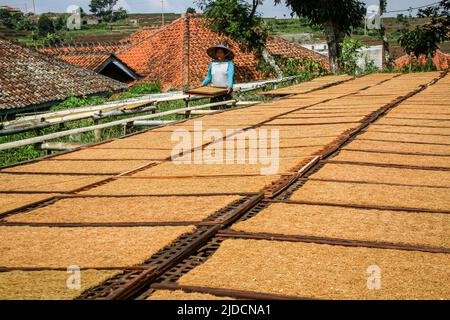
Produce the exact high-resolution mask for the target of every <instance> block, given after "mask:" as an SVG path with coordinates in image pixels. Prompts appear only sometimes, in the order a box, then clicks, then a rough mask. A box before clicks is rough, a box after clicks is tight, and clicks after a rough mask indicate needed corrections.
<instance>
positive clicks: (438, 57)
mask: <svg viewBox="0 0 450 320" xmlns="http://www.w3.org/2000/svg"><path fill="white" fill-rule="evenodd" d="M411 60H412V64H413V65H425V64H426V63H427V57H426V56H425V55H421V56H420V57H419V58H417V57H412V58H411V56H409V55H407V54H405V55H404V56H401V57H400V58H398V59H396V60H395V62H394V68H395V69H396V70H400V69H403V68H404V67H406V66H408V65H409V64H410V63H411ZM433 64H434V66H435V67H436V69H437V70H439V71H441V70H447V69H449V66H450V55H448V54H446V53H443V52H442V51H440V50H437V51H436V54H435V55H434V57H433Z"/></svg>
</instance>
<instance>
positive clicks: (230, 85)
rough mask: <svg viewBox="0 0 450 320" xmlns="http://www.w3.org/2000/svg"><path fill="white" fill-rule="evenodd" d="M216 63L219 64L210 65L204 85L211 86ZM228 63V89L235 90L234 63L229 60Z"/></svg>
mask: <svg viewBox="0 0 450 320" xmlns="http://www.w3.org/2000/svg"><path fill="white" fill-rule="evenodd" d="M214 63H219V61H213V62H211V63H210V64H209V68H208V74H207V75H206V78H205V80H204V81H203V85H204V86H207V85H209V84H210V83H211V82H214V81H213V76H214V75H213V64H214ZM226 63H228V68H227V73H228V75H227V79H228V81H227V87H228V88H233V84H234V63H233V61H231V60H229V61H226Z"/></svg>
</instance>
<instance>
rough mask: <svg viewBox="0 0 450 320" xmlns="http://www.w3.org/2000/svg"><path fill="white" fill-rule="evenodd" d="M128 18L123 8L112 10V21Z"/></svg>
mask: <svg viewBox="0 0 450 320" xmlns="http://www.w3.org/2000/svg"><path fill="white" fill-rule="evenodd" d="M127 18H128V12H127V10H125V9H124V8H122V7H120V8H119V10H117V11H114V13H113V16H112V20H113V21H119V20H125V19H127Z"/></svg>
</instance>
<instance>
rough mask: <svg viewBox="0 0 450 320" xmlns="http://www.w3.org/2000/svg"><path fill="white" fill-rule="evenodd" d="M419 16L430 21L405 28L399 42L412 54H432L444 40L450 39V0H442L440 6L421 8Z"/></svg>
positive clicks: (417, 55)
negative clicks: (411, 28)
mask: <svg viewBox="0 0 450 320" xmlns="http://www.w3.org/2000/svg"><path fill="white" fill-rule="evenodd" d="M418 17H420V18H428V19H430V22H429V23H427V24H425V25H421V26H416V27H415V28H414V29H413V30H407V29H405V30H403V31H402V34H401V36H400V38H399V44H400V45H401V46H402V47H403V49H404V50H405V51H406V52H407V53H408V54H410V55H412V54H414V55H415V56H416V57H419V56H420V55H422V54H424V55H427V56H432V55H434V53H435V52H436V50H437V49H439V45H440V44H441V43H442V42H444V41H446V40H448V39H450V36H449V34H450V0H441V1H440V2H439V5H438V6H434V7H428V8H425V9H421V10H419V13H418Z"/></svg>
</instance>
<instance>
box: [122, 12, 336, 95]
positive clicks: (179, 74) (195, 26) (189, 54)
mask: <svg viewBox="0 0 450 320" xmlns="http://www.w3.org/2000/svg"><path fill="white" fill-rule="evenodd" d="M141 32H142V33H144V36H139V35H138V34H134V35H133V39H134V40H133V41H130V43H131V45H130V46H127V47H125V48H124V49H122V50H120V51H118V52H116V53H115V54H116V56H117V57H118V58H119V59H120V60H121V61H123V62H125V63H126V64H127V65H128V66H129V67H130V68H132V69H133V70H135V71H136V72H137V73H138V74H140V75H142V76H143V80H142V81H159V82H160V83H161V84H162V87H163V89H164V90H169V89H175V88H176V89H181V88H184V87H194V86H198V85H199V84H200V83H201V82H202V80H203V79H204V76H205V75H206V73H207V70H208V65H209V62H210V60H211V58H210V57H209V56H208V55H207V54H206V50H207V49H208V48H209V47H211V46H213V45H217V44H220V43H226V44H228V46H229V47H230V48H231V49H232V50H233V51H234V52H235V53H236V57H235V60H234V63H235V67H236V81H237V82H247V81H254V80H262V79H264V78H267V77H266V76H264V74H263V73H262V72H261V71H260V69H259V68H258V63H259V60H258V57H257V55H256V54H255V52H253V51H250V52H244V51H243V50H241V48H240V46H239V44H238V43H237V42H236V41H234V40H232V39H230V38H229V37H226V36H221V35H219V34H217V33H214V32H212V31H211V30H210V29H209V28H208V27H207V26H205V21H204V19H203V18H202V17H201V16H199V15H186V16H185V17H183V18H180V19H177V20H175V21H173V22H172V23H170V24H168V25H165V26H163V27H161V28H159V29H156V30H154V29H152V30H146V29H142V31H141ZM136 39H138V40H136ZM267 49H268V51H269V52H270V53H271V54H272V55H273V56H277V55H279V56H283V57H290V58H305V57H306V58H310V59H314V60H317V61H319V62H320V63H321V65H322V66H323V67H324V68H325V69H328V68H329V64H328V59H327V58H326V57H324V56H323V55H320V54H318V53H315V52H313V51H311V50H308V49H306V48H303V47H301V46H300V45H297V44H293V43H290V42H289V41H287V40H285V39H282V38H280V37H269V38H268V42H267Z"/></svg>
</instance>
